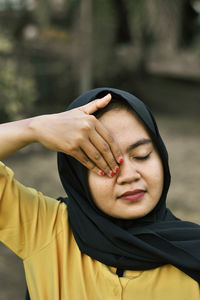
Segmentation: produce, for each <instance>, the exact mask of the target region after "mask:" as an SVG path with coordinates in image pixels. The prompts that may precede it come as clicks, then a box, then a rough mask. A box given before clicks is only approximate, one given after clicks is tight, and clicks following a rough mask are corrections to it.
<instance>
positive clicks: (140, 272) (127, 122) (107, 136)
mask: <svg viewBox="0 0 200 300" xmlns="http://www.w3.org/2000/svg"><path fill="white" fill-rule="evenodd" d="M108 93H109V94H111V95H112V100H111V101H110V96H109V95H108V96H107V97H105V98H103V100H100V101H97V102H98V107H96V106H95V105H96V104H94V106H95V107H94V106H93V102H91V101H93V100H94V99H96V98H100V97H103V96H105V95H107V94H108ZM101 101H102V102H101ZM109 101H110V103H109V104H108V102H109ZM90 102H91V103H90ZM95 103H96V102H95ZM103 107H104V108H103ZM97 108H102V109H100V110H97ZM67 113H68V114H66V113H64V115H62V114H61V115H59V116H58V115H55V116H47V117H40V118H39V119H38V118H36V119H34V120H31V121H30V120H29V121H27V120H26V121H23V122H24V123H23V124H22V123H21V124H22V125H21V126H22V128H24V131H23V130H22V129H21V130H20V129H19V128H18V129H15V130H19V132H21V137H23V138H18V137H16V131H15V134H14V137H13V136H12V133H10V132H12V131H13V128H12V125H11V127H10V128H11V129H6V130H5V131H6V137H4V138H3V141H4V147H3V148H4V150H2V152H1V153H2V154H1V157H3V156H5V155H6V154H9V153H11V152H13V151H14V150H16V149H18V148H20V147H23V146H24V145H26V144H27V143H30V142H33V141H39V142H40V143H42V144H43V145H45V146H46V147H48V148H50V149H52V150H59V151H61V152H59V154H58V169H59V174H60V178H61V181H62V184H63V187H64V189H65V190H66V193H67V195H68V198H67V199H66V200H65V199H63V201H54V199H51V198H48V197H45V196H43V195H42V194H41V193H38V192H36V191H35V190H33V189H29V188H25V187H24V186H22V185H21V184H19V183H17V182H16V181H14V179H13V176H12V173H11V171H10V170H8V169H7V168H6V167H5V166H4V165H1V171H0V172H1V173H0V174H1V175H0V182H1V194H0V201H1V211H0V214H1V218H0V228H1V231H0V239H1V241H2V242H4V243H5V244H6V245H7V246H8V247H10V248H11V249H12V250H13V251H14V252H15V253H17V255H19V256H20V257H21V258H22V259H23V261H24V267H25V272H26V279H27V284H28V288H29V292H30V296H31V299H70V300H71V299H72V300H78V299H83V300H86V299H125V300H130V299H153V300H157V299H159V300H160V299H162V300H165V299H176V300H177V299H181V300H183V299H188V298H189V297H190V299H192V300H196V299H199V297H200V291H199V283H200V275H199V274H200V259H199V249H200V228H199V226H198V225H196V224H193V223H189V222H183V221H180V220H179V219H177V218H176V217H175V216H173V214H172V213H171V212H170V211H169V210H168V209H167V208H166V196H167V192H168V188H169V184H170V172H169V167H168V157H167V151H166V148H165V146H164V144H163V142H162V139H161V137H160V135H159V132H158V129H157V126H156V123H155V120H154V118H153V116H152V115H151V113H150V111H149V110H148V108H147V107H146V106H145V105H144V104H143V103H142V102H141V101H140V100H138V99H137V98H135V97H134V96H133V95H131V94H129V93H126V92H124V91H120V90H117V89H108V88H104V89H95V90H92V91H89V92H87V93H85V94H83V95H81V96H80V97H79V98H77V99H76V100H75V101H74V102H73V103H72V104H71V105H70V106H69V108H68V112H67ZM90 113H93V114H95V115H96V118H97V119H98V120H97V119H96V118H95V117H94V116H89V114H90ZM63 116H64V118H63ZM69 116H71V119H70V117H69ZM76 116H78V117H77V119H76ZM80 118H81V122H79V123H81V124H82V123H84V122H85V120H86V119H87V120H88V119H89V120H90V122H92V124H93V126H86V127H85V128H84V130H83V131H82V130H80V126H78V125H77V124H79V123H77V121H76V120H80ZM66 120H67V121H66ZM69 120H71V122H70V121H69ZM82 120H84V122H83V121H82ZM27 123H30V124H29V126H28V130H27ZM52 124H54V125H52ZM58 124H59V125H58ZM64 124H68V127H67V129H69V128H70V130H73V134H72V135H71V136H70V134H69V132H67V133H66V129H65V127H64ZM74 124H76V125H74ZM87 124H88V123H87ZM94 124H95V125H94ZM7 126H9V125H5V127H4V128H8V127H7ZM23 126H24V127H23ZM70 126H71V127H70ZM16 127H17V126H16ZM19 127H20V125H19ZM20 128H21V127H20ZM58 128H59V130H58ZM86 128H87V130H86ZM88 128H90V129H89V131H88ZM91 128H92V129H91ZM80 132H81V134H80ZM86 132H87V133H86ZM88 132H89V134H88ZM66 134H67V136H68V137H67V139H66ZM2 136H3V134H2ZM77 136H78V138H77ZM64 137H65V138H64ZM6 139H7V140H6ZM63 139H65V142H64V144H63ZM75 139H76V143H75V144H76V147H75V146H74V140H75ZM1 140H2V139H1ZM13 141H15V146H13ZM52 141H53V142H52ZM77 141H79V145H81V146H79V147H77V144H78V143H77ZM85 144H87V145H85ZM69 145H70V146H69ZM117 145H118V146H117ZM67 147H69V148H68V149H67V150H66V148H67ZM69 149H70V150H69ZM63 152H65V154H64V153H63ZM66 153H67V154H66ZM91 153H92V154H91ZM86 154H87V155H86ZM75 158H76V159H75ZM80 162H81V163H80ZM119 163H120V165H119ZM83 164H84V165H83ZM85 166H87V167H89V169H90V170H89V171H88V170H87V168H86V167H85ZM96 166H98V168H97V167H96ZM92 170H93V171H92ZM107 175H108V176H107ZM11 207H12V210H11ZM66 208H67V209H66Z"/></svg>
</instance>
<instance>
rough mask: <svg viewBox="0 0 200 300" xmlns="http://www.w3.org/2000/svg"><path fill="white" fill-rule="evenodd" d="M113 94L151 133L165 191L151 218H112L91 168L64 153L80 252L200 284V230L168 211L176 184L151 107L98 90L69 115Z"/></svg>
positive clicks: (61, 166)
mask: <svg viewBox="0 0 200 300" xmlns="http://www.w3.org/2000/svg"><path fill="white" fill-rule="evenodd" d="M107 93H111V94H112V96H113V97H114V98H120V99H123V100H124V101H126V102H127V103H128V104H129V105H130V106H131V107H132V109H133V110H134V111H135V112H136V113H137V115H138V116H139V118H140V119H141V120H142V121H143V123H144V124H145V126H146V128H147V130H148V131H149V133H150V135H151V137H152V139H153V142H154V144H155V145H156V147H157V149H158V152H159V154H160V157H161V159H162V164H163V169H164V186H163V192H162V195H161V198H160V200H159V202H158V204H157V205H156V207H155V208H154V209H153V211H151V212H150V213H149V214H148V215H146V216H145V217H142V218H139V219H135V220H122V219H116V218H114V217H110V216H108V215H106V214H105V213H103V212H102V211H100V209H98V208H97V207H96V205H95V204H94V202H93V200H92V198H91V195H90V192H89V187H88V180H87V173H88V172H87V169H86V168H85V167H84V166H83V165H81V164H80V163H79V162H78V161H77V160H75V159H74V158H72V157H70V156H68V155H65V154H63V153H58V170H59V175H60V178H61V181H62V184H63V187H64V189H65V191H66V193H67V195H68V199H67V200H66V201H65V202H66V203H67V206H68V213H69V219H70V224H71V227H72V231H73V234H74V237H75V240H76V242H77V244H78V246H79V249H80V251H81V252H82V253H85V254H87V255H89V256H90V257H92V258H93V259H96V260H98V261H100V262H102V263H104V264H106V265H108V266H113V267H116V268H118V269H124V270H127V269H128V270H149V269H153V268H156V267H159V266H162V265H165V264H171V265H174V266H175V267H177V268H179V269H180V270H181V271H183V272H184V273H186V274H187V275H189V276H190V277H192V278H193V279H194V280H196V281H197V282H198V283H200V226H199V225H197V224H194V223H191V222H186V221H181V220H179V219H178V218H176V217H175V216H174V215H173V214H172V213H171V212H170V211H169V209H167V208H166V197H167V192H168V188H169V185H170V171H169V166H168V154H167V150H166V148H165V145H164V143H163V141H162V139H161V137H160V134H159V131H158V128H157V125H156V122H155V120H154V118H153V116H152V114H151V112H150V110H149V109H148V108H147V106H146V105H145V104H144V103H143V102H142V101H140V100H139V99H137V98H136V97H135V96H133V95H132V94H130V93H127V92H125V91H121V90H117V89H113V88H98V89H94V90H91V91H88V92H86V93H84V94H83V95H81V96H79V97H78V98H77V99H76V100H75V101H73V102H72V104H70V106H69V107H68V110H70V109H73V108H76V107H79V106H82V105H85V104H87V103H89V102H90V101H92V100H94V99H96V98H100V97H103V96H105V95H106V94H107ZM111 101H112V100H111Z"/></svg>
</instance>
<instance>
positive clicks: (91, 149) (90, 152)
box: [81, 143, 114, 177]
mask: <svg viewBox="0 0 200 300" xmlns="http://www.w3.org/2000/svg"><path fill="white" fill-rule="evenodd" d="M81 149H82V150H83V151H84V153H86V154H87V156H88V157H89V159H90V160H91V161H92V162H93V163H94V164H95V166H97V167H98V168H99V169H100V170H102V171H103V172H104V173H105V174H107V175H108V176H109V177H113V176H114V172H113V171H112V170H111V169H110V167H109V165H108V164H107V162H106V161H105V159H104V157H103V156H102V155H101V153H100V152H99V151H98V149H96V148H95V146H94V145H93V144H92V143H85V144H84V145H82V146H81Z"/></svg>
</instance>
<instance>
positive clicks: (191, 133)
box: [0, 115, 200, 300]
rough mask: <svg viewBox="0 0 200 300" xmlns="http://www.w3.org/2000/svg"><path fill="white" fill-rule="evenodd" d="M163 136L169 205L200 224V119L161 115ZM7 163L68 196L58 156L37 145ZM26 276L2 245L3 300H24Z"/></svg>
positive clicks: (29, 181)
mask: <svg viewBox="0 0 200 300" xmlns="http://www.w3.org/2000/svg"><path fill="white" fill-rule="evenodd" d="M157 120H158V124H159V128H160V131H161V135H162V136H163V138H164V140H165V143H166V145H167V148H168V151H169V156H170V166H171V172H172V185H171V188H170V192H169V196H168V200H167V204H168V207H169V208H170V209H171V210H172V211H173V212H174V213H175V214H176V215H177V216H178V217H180V218H182V219H185V220H190V221H193V222H197V223H199V224H200V218H199V215H200V205H199V201H200V200H199V190H198V185H199V181H200V167H199V166H200V154H199V149H200V138H199V132H200V122H199V119H198V118H195V117H194V118H192V117H186V116H180V115H179V116H175V115H172V116H170V115H167V116H166V115H162V116H157ZM4 162H5V163H6V164H7V165H8V166H9V167H11V168H12V169H13V170H14V171H15V174H16V178H17V179H18V180H20V181H21V182H23V183H24V184H25V185H28V186H32V187H35V188H37V189H39V190H40V191H42V192H43V193H45V194H47V195H49V196H52V197H58V196H62V195H63V196H64V195H65V194H64V191H63V189H62V187H61V184H60V182H59V177H58V173H57V166H56V154H55V153H53V152H51V151H44V150H43V149H42V148H41V147H38V146H37V145H32V146H31V147H28V148H27V149H25V150H23V151H21V153H17V154H15V155H13V156H11V157H10V158H7V159H6V160H4ZM24 295H25V277H24V272H23V265H22V262H21V261H20V259H18V258H17V257H16V256H15V255H14V254H12V253H11V252H10V250H8V249H7V248H6V247H4V246H3V245H1V244H0V299H2V300H10V299H15V300H22V299H24Z"/></svg>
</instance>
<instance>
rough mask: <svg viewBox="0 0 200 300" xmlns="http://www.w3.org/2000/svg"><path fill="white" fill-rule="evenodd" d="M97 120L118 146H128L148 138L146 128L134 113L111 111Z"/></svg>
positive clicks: (121, 110) (119, 110)
mask: <svg viewBox="0 0 200 300" xmlns="http://www.w3.org/2000/svg"><path fill="white" fill-rule="evenodd" d="M99 120H100V121H101V122H102V123H103V125H104V126H105V127H106V128H107V129H108V130H109V132H110V133H111V134H112V136H113V137H114V138H115V140H116V142H118V144H119V145H120V146H121V145H123V146H128V145H129V144H132V143H134V142H136V141H137V140H139V139H143V138H150V135H149V133H148V131H147V129H146V127H145V126H144V125H143V123H142V121H141V120H140V119H139V117H138V116H137V115H136V113H135V112H134V111H133V112H129V111H127V110H125V109H113V110H110V111H108V112H106V113H105V114H104V115H103V116H101V117H100V119H99Z"/></svg>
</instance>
